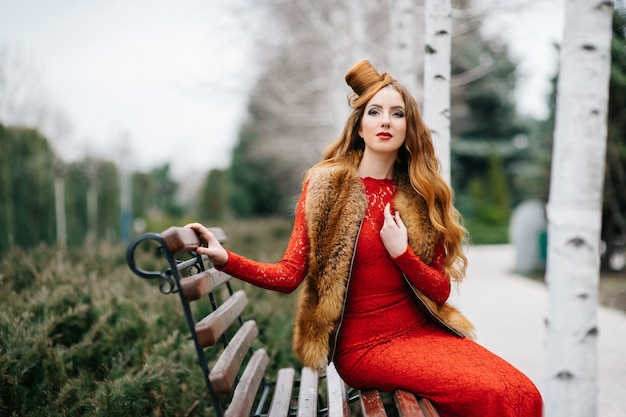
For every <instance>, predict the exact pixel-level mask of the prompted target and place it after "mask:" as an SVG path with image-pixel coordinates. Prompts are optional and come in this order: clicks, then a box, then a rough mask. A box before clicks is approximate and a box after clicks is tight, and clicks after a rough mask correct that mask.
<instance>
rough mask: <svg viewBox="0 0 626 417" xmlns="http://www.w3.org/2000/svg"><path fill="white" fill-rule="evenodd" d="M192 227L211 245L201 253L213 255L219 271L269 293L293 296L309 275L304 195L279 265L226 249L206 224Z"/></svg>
mask: <svg viewBox="0 0 626 417" xmlns="http://www.w3.org/2000/svg"><path fill="white" fill-rule="evenodd" d="M188 227H191V228H192V229H194V230H195V231H196V233H198V235H199V236H200V238H201V239H202V240H203V241H204V242H205V243H206V244H207V247H203V248H198V253H199V254H205V255H207V256H209V258H210V259H211V261H212V262H213V264H214V266H215V267H216V268H217V269H219V270H221V271H224V272H226V273H227V274H229V275H232V276H233V277H235V278H239V279H241V280H242V281H246V282H249V283H250V284H252V285H255V286H257V287H261V288H265V289H268V290H273V291H279V292H282V293H291V292H293V291H294V290H295V289H296V288H297V287H298V286H299V285H300V283H301V282H302V281H303V280H304V277H305V276H306V271H307V257H308V253H309V241H308V236H307V230H306V219H305V214H304V193H303V194H302V196H301V197H300V201H299V202H298V205H297V207H296V214H295V219H294V226H293V230H292V232H291V237H290V239H289V244H288V245H287V249H286V250H285V254H284V255H283V258H282V259H281V260H280V261H278V262H277V263H275V264H270V263H263V262H257V261H253V260H251V259H248V258H245V257H243V256H241V255H238V254H236V253H234V252H231V251H229V250H227V249H224V248H223V247H222V246H221V245H220V244H219V242H217V239H212V238H211V234H210V232H208V230H206V228H205V227H204V226H202V225H199V224H197V223H193V224H190V225H188ZM207 233H208V234H207Z"/></svg>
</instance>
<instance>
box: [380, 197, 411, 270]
mask: <svg viewBox="0 0 626 417" xmlns="http://www.w3.org/2000/svg"><path fill="white" fill-rule="evenodd" d="M384 218H385V221H384V223H383V227H382V228H381V229H380V238H381V239H382V241H383V245H385V248H386V249H387V252H389V255H390V256H391V257H392V258H396V257H398V256H400V255H402V254H403V253H404V251H406V247H407V245H408V235H407V231H406V226H405V225H404V222H403V221H402V218H401V217H400V212H399V211H396V212H395V213H394V214H393V215H392V214H391V206H390V204H389V203H387V205H386V206H385V210H384Z"/></svg>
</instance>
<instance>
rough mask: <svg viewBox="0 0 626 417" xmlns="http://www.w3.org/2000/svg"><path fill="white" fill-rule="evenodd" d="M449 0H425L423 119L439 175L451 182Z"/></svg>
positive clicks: (450, 40)
mask: <svg viewBox="0 0 626 417" xmlns="http://www.w3.org/2000/svg"><path fill="white" fill-rule="evenodd" d="M451 14H452V6H451V4H450V0H426V2H425V7H424V19H425V27H426V36H425V45H426V46H425V48H426V52H425V56H424V110H423V112H424V121H425V122H426V125H427V126H428V127H429V128H430V131H431V134H432V137H433V144H434V146H435V152H436V154H437V156H438V157H439V162H440V170H441V175H442V176H443V178H444V180H445V181H446V182H447V183H448V184H450V175H451V174H450V57H451V48H452V36H451V31H452V20H451V19H452V17H451Z"/></svg>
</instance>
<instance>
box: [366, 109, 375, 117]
mask: <svg viewBox="0 0 626 417" xmlns="http://www.w3.org/2000/svg"><path fill="white" fill-rule="evenodd" d="M367 114H369V115H370V116H376V115H378V110H376V109H370V111H368V112H367Z"/></svg>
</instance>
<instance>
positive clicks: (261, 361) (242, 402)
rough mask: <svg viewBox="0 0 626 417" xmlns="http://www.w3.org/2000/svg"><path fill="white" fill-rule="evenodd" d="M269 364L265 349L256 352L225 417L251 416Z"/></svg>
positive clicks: (238, 385) (242, 376)
mask: <svg viewBox="0 0 626 417" xmlns="http://www.w3.org/2000/svg"><path fill="white" fill-rule="evenodd" d="M268 363H269V357H268V356H267V352H266V351H265V349H259V350H257V351H256V352H254V355H252V357H251V358H250V361H249V362H248V365H247V366H246V369H245V370H244V371H243V375H241V379H240V380H239V383H238V384H237V387H236V388H235V392H234V393H233V399H232V401H231V402H230V406H229V407H228V408H227V409H226V411H225V412H224V417H248V416H249V415H250V410H252V406H253V405H254V398H255V397H256V393H257V391H258V390H259V386H260V385H261V381H262V380H263V374H264V373H265V368H267V364H268Z"/></svg>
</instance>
